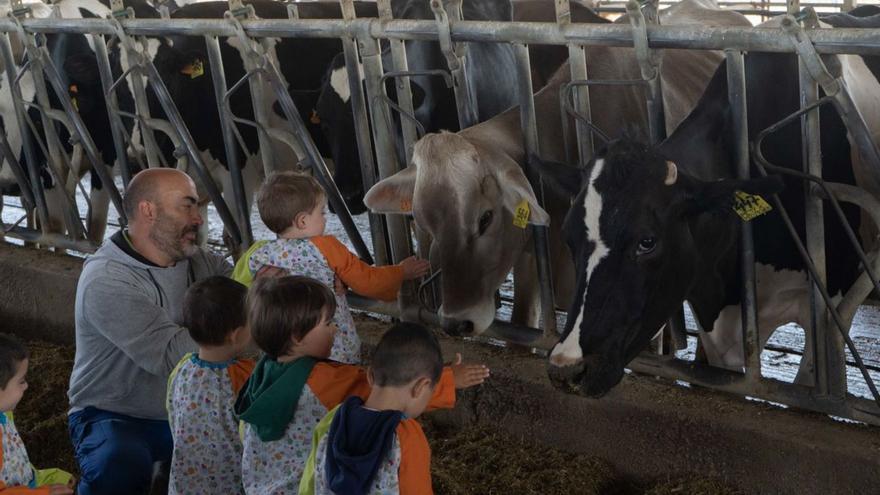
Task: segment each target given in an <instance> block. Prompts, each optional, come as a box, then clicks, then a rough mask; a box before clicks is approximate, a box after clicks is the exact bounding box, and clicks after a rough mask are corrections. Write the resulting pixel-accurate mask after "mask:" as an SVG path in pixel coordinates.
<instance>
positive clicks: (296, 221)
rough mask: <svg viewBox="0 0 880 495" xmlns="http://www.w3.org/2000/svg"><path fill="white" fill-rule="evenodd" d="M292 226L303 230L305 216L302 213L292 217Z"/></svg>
mask: <svg viewBox="0 0 880 495" xmlns="http://www.w3.org/2000/svg"><path fill="white" fill-rule="evenodd" d="M293 226H294V227H296V228H297V229H300V230H302V229H304V228H305V226H306V214H305V213H302V212H300V213H297V214H296V216H294V217H293Z"/></svg>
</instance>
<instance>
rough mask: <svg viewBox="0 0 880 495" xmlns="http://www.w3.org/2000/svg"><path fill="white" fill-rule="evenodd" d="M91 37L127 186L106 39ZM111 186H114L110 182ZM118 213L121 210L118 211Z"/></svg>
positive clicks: (122, 130) (121, 126)
mask: <svg viewBox="0 0 880 495" xmlns="http://www.w3.org/2000/svg"><path fill="white" fill-rule="evenodd" d="M92 39H93V40H94V42H95V43H94V45H95V57H96V58H97V61H98V73H99V74H100V76H101V86H102V87H103V88H104V103H105V104H106V105H107V112H108V115H107V117H109V119H110V133H111V135H112V136H113V147H114V149H115V150H116V164H117V166H118V167H119V175H121V176H122V185H123V187H128V183H129V182H131V171H130V170H129V168H128V150H127V149H126V145H125V137H124V135H125V134H126V133H127V131H126V129H125V125H124V124H123V123H122V119H121V118H120V117H119V113H118V111H119V101H118V100H117V98H116V91H111V90H110V87H111V86H113V72H112V69H111V67H110V58H109V56H108V55H107V41H106V40H105V39H104V36H103V35H100V34H94V35H92ZM133 125H137V124H136V123H135V124H133ZM111 186H112V187H114V188H115V187H116V186H115V185H113V184H112V183H111ZM120 213H122V212H121V211H120ZM123 225H125V224H123Z"/></svg>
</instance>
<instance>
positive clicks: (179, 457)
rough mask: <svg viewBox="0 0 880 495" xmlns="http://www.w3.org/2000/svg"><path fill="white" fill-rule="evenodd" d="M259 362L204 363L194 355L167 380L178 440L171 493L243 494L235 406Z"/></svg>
mask: <svg viewBox="0 0 880 495" xmlns="http://www.w3.org/2000/svg"><path fill="white" fill-rule="evenodd" d="M253 369H254V362H253V361H251V360H249V359H236V360H232V361H227V362H225V363H210V362H207V361H202V360H201V359H199V358H198V356H197V355H196V354H194V353H189V354H187V355H186V356H184V357H183V359H182V360H181V361H180V362H179V363H178V364H177V366H176V367H175V368H174V371H172V372H171V376H170V378H169V379H168V400H167V403H166V405H167V407H168V422H169V425H170V426H171V434H172V436H173V438H174V454H173V456H172V460H171V475H170V478H169V483H168V493H169V495H174V494H183V493H186V494H188V495H189V494H194V495H195V494H206V495H207V494H212V495H213V494H218V493H223V494H236V493H239V494H240V493H243V492H244V490H243V488H242V484H241V453H242V446H241V437H240V436H239V432H238V420H237V419H236V418H235V416H234V414H233V412H232V407H233V405H234V404H235V396H236V395H237V394H238V391H239V390H240V389H241V387H242V385H244V383H245V381H247V378H248V376H250V374H251V371H253Z"/></svg>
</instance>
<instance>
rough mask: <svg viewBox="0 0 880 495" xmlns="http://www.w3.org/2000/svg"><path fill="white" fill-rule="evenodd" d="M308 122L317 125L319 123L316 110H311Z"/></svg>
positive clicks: (319, 118)
mask: <svg viewBox="0 0 880 495" xmlns="http://www.w3.org/2000/svg"><path fill="white" fill-rule="evenodd" d="M309 122H311V123H313V124H315V125H318V124H320V123H321V117H320V116H319V115H318V112H317V111H316V110H312V114H311V115H309Z"/></svg>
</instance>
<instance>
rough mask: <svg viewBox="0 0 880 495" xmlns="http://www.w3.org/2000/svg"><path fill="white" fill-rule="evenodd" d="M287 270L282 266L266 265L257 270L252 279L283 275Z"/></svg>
mask: <svg viewBox="0 0 880 495" xmlns="http://www.w3.org/2000/svg"><path fill="white" fill-rule="evenodd" d="M286 274H287V272H286V271H285V270H284V269H283V268H278V267H277V266H271V265H266V266H264V267H263V268H260V270H259V271H258V272H257V275H256V276H255V277H254V279H258V278H263V277H269V278H275V277H283V276H284V275H286Z"/></svg>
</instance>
